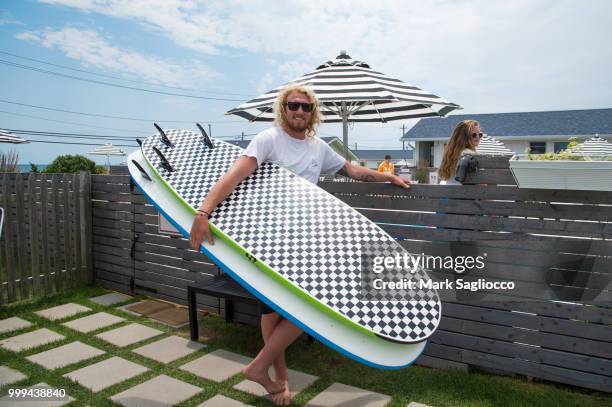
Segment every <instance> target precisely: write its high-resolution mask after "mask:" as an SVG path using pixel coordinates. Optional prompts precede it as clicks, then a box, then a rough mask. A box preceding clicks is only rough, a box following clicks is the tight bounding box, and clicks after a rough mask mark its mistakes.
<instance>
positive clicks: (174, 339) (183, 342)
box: [132, 335, 205, 363]
mask: <svg viewBox="0 0 612 407" xmlns="http://www.w3.org/2000/svg"><path fill="white" fill-rule="evenodd" d="M204 347H205V345H203V344H201V343H198V342H193V341H190V340H188V339H185V338H181V337H180V336H174V335H173V336H169V337H167V338H164V339H161V340H159V341H157V342H153V343H150V344H148V345H145V346H141V347H140V348H136V349H134V350H133V351H132V352H134V353H137V354H139V355H142V356H145V357H147V358H149V359H153V360H156V361H158V362H161V363H170V362H172V361H175V360H177V359H180V358H182V357H184V356H187V355H190V354H192V353H193V352H195V351H198V350H200V349H202V348H204Z"/></svg>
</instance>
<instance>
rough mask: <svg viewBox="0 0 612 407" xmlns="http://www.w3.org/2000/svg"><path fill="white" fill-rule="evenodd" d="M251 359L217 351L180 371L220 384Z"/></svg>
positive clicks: (182, 367) (238, 371)
mask: <svg viewBox="0 0 612 407" xmlns="http://www.w3.org/2000/svg"><path fill="white" fill-rule="evenodd" d="M249 363H251V359H250V358H247V357H246V356H242V355H239V354H237V353H233V352H228V351H226V350H223V349H217V350H216V351H214V352H211V353H209V354H207V355H204V356H202V357H201V358H198V359H196V360H193V361H191V362H189V363H186V364H184V365H183V366H181V369H182V370H185V371H187V372H190V373H193V374H194V375H196V376H200V377H203V378H204V379H208V380H213V381H215V382H222V381H224V380H226V379H228V378H230V377H232V376H234V375H236V374H238V373H240V372H241V371H242V369H243V368H244V367H245V366H246V365H248V364H249Z"/></svg>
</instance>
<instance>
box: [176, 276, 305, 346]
mask: <svg viewBox="0 0 612 407" xmlns="http://www.w3.org/2000/svg"><path fill="white" fill-rule="evenodd" d="M196 294H204V295H211V296H214V297H219V298H224V299H225V321H226V322H232V321H233V315H234V301H240V302H246V303H251V304H256V305H257V306H259V305H260V302H259V300H258V299H257V298H256V297H255V296H254V295H253V294H251V293H250V292H248V291H247V290H245V289H244V288H242V286H241V285H240V284H238V283H237V282H236V281H234V280H233V279H232V278H231V277H230V276H228V275H227V274H221V275H218V276H213V277H210V278H208V279H206V280H203V281H199V282H197V283H193V284H191V285H188V286H187V303H188V305H189V328H190V330H191V340H192V341H197V340H198V337H199V333H198V313H197V311H196V308H197V307H196ZM306 341H307V342H308V344H309V345H311V344H312V343H313V342H314V338H313V337H312V336H310V335H307V337H306Z"/></svg>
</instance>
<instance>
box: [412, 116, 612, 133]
mask: <svg viewBox="0 0 612 407" xmlns="http://www.w3.org/2000/svg"><path fill="white" fill-rule="evenodd" d="M466 119H472V120H477V121H478V122H480V128H481V129H482V131H483V133H486V134H488V135H490V136H494V137H498V138H504V137H530V136H567V137H571V136H583V135H584V136H586V135H594V134H597V133H598V134H600V135H601V134H612V109H589V110H559V111H550V112H522V113H486V114H458V115H451V116H447V117H445V118H432V119H421V120H420V121H419V122H418V123H417V124H416V125H415V126H414V127H412V128H411V129H410V130H408V131H407V132H406V133H405V134H404V136H403V137H402V140H424V139H441V138H448V137H450V135H451V134H452V132H453V129H454V128H455V126H456V125H457V124H458V123H459V122H460V121H462V120H466Z"/></svg>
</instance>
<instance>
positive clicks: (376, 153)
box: [351, 149, 414, 161]
mask: <svg viewBox="0 0 612 407" xmlns="http://www.w3.org/2000/svg"><path fill="white" fill-rule="evenodd" d="M351 151H352V152H353V153H354V154H355V155H356V156H357V157H359V159H360V160H380V161H382V160H384V159H385V155H387V154H389V155H390V156H391V159H392V160H404V159H405V160H412V155H413V153H414V151H413V150H412V149H410V150H351Z"/></svg>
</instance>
